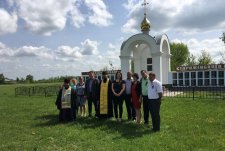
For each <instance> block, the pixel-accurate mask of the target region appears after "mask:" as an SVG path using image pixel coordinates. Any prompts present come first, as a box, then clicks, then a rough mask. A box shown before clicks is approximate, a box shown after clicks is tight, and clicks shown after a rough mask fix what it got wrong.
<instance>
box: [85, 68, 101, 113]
mask: <svg viewBox="0 0 225 151" xmlns="http://www.w3.org/2000/svg"><path fill="white" fill-rule="evenodd" d="M98 90H99V81H98V79H96V78H95V77H94V72H93V71H90V72H89V79H88V80H87V81H86V83H85V95H86V96H87V99H88V113H89V117H92V103H93V104H94V107H95V116H97V111H98V109H97V106H98V104H97V103H98V98H99V96H98V95H99V94H98Z"/></svg>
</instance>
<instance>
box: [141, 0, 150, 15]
mask: <svg viewBox="0 0 225 151" xmlns="http://www.w3.org/2000/svg"><path fill="white" fill-rule="evenodd" d="M148 4H149V3H147V2H146V0H144V3H143V4H142V6H145V15H146V5H148Z"/></svg>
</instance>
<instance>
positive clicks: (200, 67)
mask: <svg viewBox="0 0 225 151" xmlns="http://www.w3.org/2000/svg"><path fill="white" fill-rule="evenodd" d="M224 68H225V64H210V65H193V66H179V67H177V71H191V70H209V69H224Z"/></svg>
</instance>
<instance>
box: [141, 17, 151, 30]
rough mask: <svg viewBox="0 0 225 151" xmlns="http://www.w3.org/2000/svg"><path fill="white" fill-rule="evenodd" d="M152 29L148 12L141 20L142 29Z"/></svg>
mask: <svg viewBox="0 0 225 151" xmlns="http://www.w3.org/2000/svg"><path fill="white" fill-rule="evenodd" d="M149 30H150V21H149V20H148V19H147V18H146V14H145V17H144V19H143V20H142V22H141V31H149Z"/></svg>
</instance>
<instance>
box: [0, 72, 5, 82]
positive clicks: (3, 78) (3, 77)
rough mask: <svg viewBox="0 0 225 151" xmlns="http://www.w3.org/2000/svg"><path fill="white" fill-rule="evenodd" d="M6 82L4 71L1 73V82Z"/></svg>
mask: <svg viewBox="0 0 225 151" xmlns="http://www.w3.org/2000/svg"><path fill="white" fill-rule="evenodd" d="M3 83H5V76H4V75H3V73H1V74H0V84H3Z"/></svg>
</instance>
